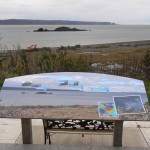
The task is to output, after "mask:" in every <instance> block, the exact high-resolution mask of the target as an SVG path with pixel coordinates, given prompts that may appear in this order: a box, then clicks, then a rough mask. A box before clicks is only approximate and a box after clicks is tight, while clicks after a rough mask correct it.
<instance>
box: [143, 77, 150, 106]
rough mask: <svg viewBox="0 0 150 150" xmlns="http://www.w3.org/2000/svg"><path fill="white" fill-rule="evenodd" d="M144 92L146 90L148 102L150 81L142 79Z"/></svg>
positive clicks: (149, 98)
mask: <svg viewBox="0 0 150 150" xmlns="http://www.w3.org/2000/svg"><path fill="white" fill-rule="evenodd" d="M144 84H145V88H146V92H147V97H148V100H149V103H150V81H149V80H144Z"/></svg>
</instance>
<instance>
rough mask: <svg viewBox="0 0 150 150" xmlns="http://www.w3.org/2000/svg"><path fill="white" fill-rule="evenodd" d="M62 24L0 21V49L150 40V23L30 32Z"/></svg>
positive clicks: (83, 26)
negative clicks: (1, 23)
mask: <svg viewBox="0 0 150 150" xmlns="http://www.w3.org/2000/svg"><path fill="white" fill-rule="evenodd" d="M59 26H61V25H0V50H4V49H9V50H16V49H20V48H26V47H28V46H30V45H33V44H36V45H37V47H59V46H74V45H89V44H102V43H115V42H126V41H139V40H150V25H105V26H103V25H62V26H67V27H71V28H78V29H86V30H88V31H76V32H68V31H67V32H33V30H37V29H38V28H44V29H48V30H54V29H55V28H57V27H59Z"/></svg>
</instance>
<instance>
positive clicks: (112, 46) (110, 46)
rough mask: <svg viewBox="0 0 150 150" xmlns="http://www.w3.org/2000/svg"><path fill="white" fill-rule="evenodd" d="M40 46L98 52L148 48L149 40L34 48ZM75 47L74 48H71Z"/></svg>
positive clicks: (0, 51)
mask: <svg viewBox="0 0 150 150" xmlns="http://www.w3.org/2000/svg"><path fill="white" fill-rule="evenodd" d="M42 48H50V49H51V50H52V51H53V52H55V51H56V50H58V49H60V50H63V49H61V48H64V49H65V50H67V51H68V52H73V53H76V52H77V53H79V52H81V53H82V52H83V53H84V52H99V51H107V50H128V49H137V48H150V40H140V41H127V42H113V43H103V44H88V45H80V44H78V45H74V46H59V47H37V48H36V50H39V49H42ZM73 49H75V50H73ZM5 51H6V52H7V51H8V52H9V51H10V52H13V51H17V50H0V53H2V52H5Z"/></svg>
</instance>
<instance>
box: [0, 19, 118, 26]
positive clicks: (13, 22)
mask: <svg viewBox="0 0 150 150" xmlns="http://www.w3.org/2000/svg"><path fill="white" fill-rule="evenodd" d="M0 25H117V24H116V23H112V22H91V21H70V20H32V19H6V20H0Z"/></svg>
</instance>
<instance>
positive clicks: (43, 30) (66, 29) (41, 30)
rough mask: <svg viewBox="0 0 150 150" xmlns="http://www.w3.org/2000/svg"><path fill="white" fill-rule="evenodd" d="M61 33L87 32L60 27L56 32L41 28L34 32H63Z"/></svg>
mask: <svg viewBox="0 0 150 150" xmlns="http://www.w3.org/2000/svg"><path fill="white" fill-rule="evenodd" d="M61 31H87V30H84V29H77V28H69V27H58V28H56V29H54V30H48V29H44V28H39V29H38V30H34V32H61Z"/></svg>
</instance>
